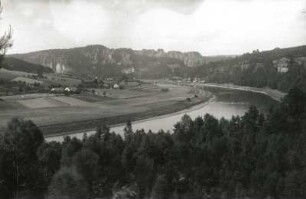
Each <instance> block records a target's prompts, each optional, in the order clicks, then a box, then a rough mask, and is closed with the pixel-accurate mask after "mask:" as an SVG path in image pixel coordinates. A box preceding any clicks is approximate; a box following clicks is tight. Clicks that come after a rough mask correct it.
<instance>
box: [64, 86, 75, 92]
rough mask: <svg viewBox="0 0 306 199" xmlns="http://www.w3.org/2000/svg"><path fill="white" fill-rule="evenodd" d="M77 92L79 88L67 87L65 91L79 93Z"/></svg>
mask: <svg viewBox="0 0 306 199" xmlns="http://www.w3.org/2000/svg"><path fill="white" fill-rule="evenodd" d="M77 90H78V88H77V87H66V88H65V90H64V91H65V92H69V93H75V92H77Z"/></svg>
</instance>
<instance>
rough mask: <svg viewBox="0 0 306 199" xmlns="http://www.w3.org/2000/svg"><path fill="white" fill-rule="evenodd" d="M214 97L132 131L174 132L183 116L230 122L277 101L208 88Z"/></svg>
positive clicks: (139, 124)
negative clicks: (210, 117) (237, 116)
mask: <svg viewBox="0 0 306 199" xmlns="http://www.w3.org/2000/svg"><path fill="white" fill-rule="evenodd" d="M205 90H208V91H210V92H211V93H213V94H214V97H213V98H212V99H211V100H209V101H208V102H206V103H203V104H200V105H197V106H194V107H192V108H190V109H186V110H182V111H179V112H176V113H172V114H168V115H163V116H160V117H155V118H150V119H147V120H140V121H135V122H133V123H132V126H133V129H134V130H137V129H144V130H145V131H149V130H152V131H153V132H158V131H159V130H161V129H163V130H164V131H170V132H172V131H173V126H174V125H175V124H176V123H177V122H178V121H180V119H181V118H182V116H183V115H184V114H188V115H189V116H190V117H191V118H192V119H194V118H196V117H199V116H204V115H205V114H206V113H208V114H211V115H213V116H215V117H216V118H218V119H220V118H222V117H224V118H226V119H230V118H231V117H232V116H233V115H239V116H241V115H243V114H244V113H245V112H246V111H247V110H248V109H249V107H250V106H251V105H254V106H256V107H258V109H259V110H260V111H261V112H264V113H266V112H267V111H268V110H269V108H270V107H271V106H273V105H276V104H277V103H278V102H277V101H275V100H273V99H272V98H271V97H269V96H267V95H264V94H261V93H255V92H248V91H238V90H230V89H223V88H205ZM123 129H124V125H117V126H112V127H111V131H112V132H113V131H114V132H116V133H118V134H120V135H123ZM86 133H87V135H88V136H89V135H91V134H94V133H95V131H88V132H86ZM83 134H84V132H82V133H76V134H72V135H70V136H71V137H77V138H80V139H81V138H82V137H83ZM46 140H47V141H62V140H63V136H54V137H47V138H46Z"/></svg>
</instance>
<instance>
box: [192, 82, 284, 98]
mask: <svg viewBox="0 0 306 199" xmlns="http://www.w3.org/2000/svg"><path fill="white" fill-rule="evenodd" d="M193 85H195V86H204V87H214V88H224V89H231V90H240V91H248V92H254V93H261V94H264V95H267V96H269V97H271V98H272V99H274V100H276V101H278V102H280V101H281V100H282V98H283V97H284V96H285V95H286V93H283V92H281V91H278V90H274V89H271V88H268V87H265V88H255V87H248V86H237V85H234V84H216V83H196V84H193Z"/></svg>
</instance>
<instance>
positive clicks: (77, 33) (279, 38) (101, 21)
mask: <svg viewBox="0 0 306 199" xmlns="http://www.w3.org/2000/svg"><path fill="white" fill-rule="evenodd" d="M3 2H4V13H3V20H2V21H1V22H4V24H6V25H8V24H11V25H12V27H13V29H14V40H15V44H14V48H13V49H12V51H11V52H25V51H33V50H39V49H48V48H68V47H74V46H83V45H88V44H103V45H106V46H109V47H129V48H135V49H142V48H155V49H156V48H164V49H166V50H181V51H200V52H201V53H202V54H239V53H244V52H246V51H251V50H252V49H257V48H258V49H271V48H274V47H277V46H278V47H287V46H294V45H302V44H306V28H305V27H306V20H305V13H304V14H303V12H304V11H305V0H205V1H204V0H48V1H47V0H26V1H20V0H4V1H3ZM303 8H304V11H303Z"/></svg>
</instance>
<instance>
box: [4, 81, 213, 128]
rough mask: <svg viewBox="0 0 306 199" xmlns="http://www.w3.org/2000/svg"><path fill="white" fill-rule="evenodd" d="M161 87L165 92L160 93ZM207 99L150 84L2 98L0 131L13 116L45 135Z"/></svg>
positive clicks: (184, 89)
mask: <svg viewBox="0 0 306 199" xmlns="http://www.w3.org/2000/svg"><path fill="white" fill-rule="evenodd" d="M161 88H168V90H169V91H168V92H162V91H161ZM104 93H105V94H106V95H104ZM195 95H197V97H195ZM209 97H210V96H209V94H208V93H206V92H204V91H199V90H197V89H193V88H190V87H181V86H173V85H158V86H156V85H153V84H152V85H145V86H143V87H140V88H137V89H127V90H115V89H111V90H103V89H97V90H96V95H84V94H81V95H71V96H62V95H51V94H31V95H19V96H9V97H2V100H1V101H0V131H1V130H2V131H3V130H4V129H5V127H6V124H7V122H8V121H9V120H10V119H11V118H13V117H21V118H25V119H31V120H33V121H34V122H35V123H36V124H37V125H38V126H40V127H41V129H42V130H43V132H44V133H45V134H58V133H63V132H70V131H75V130H82V129H90V128H95V127H96V126H97V124H99V123H101V122H103V123H105V124H118V123H124V122H126V121H128V120H137V119H144V118H149V117H153V116H158V115H163V114H167V113H171V112H175V111H179V110H181V109H184V108H187V107H190V106H192V105H195V104H198V103H201V102H203V101H206V100H208V98H209ZM187 98H189V99H190V100H186V99H187Z"/></svg>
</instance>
